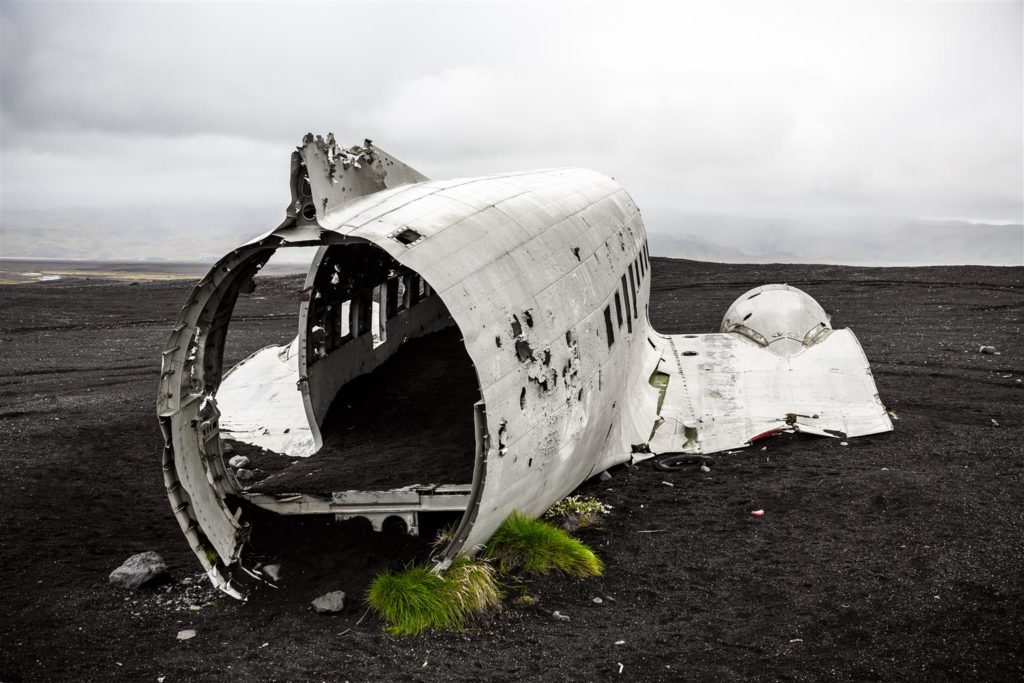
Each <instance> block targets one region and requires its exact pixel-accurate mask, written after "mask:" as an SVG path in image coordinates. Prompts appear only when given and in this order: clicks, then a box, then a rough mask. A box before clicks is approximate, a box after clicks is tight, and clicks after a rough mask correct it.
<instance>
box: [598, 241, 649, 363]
mask: <svg viewBox="0 0 1024 683" xmlns="http://www.w3.org/2000/svg"><path fill="white" fill-rule="evenodd" d="M649 258H650V257H649V256H648V252H647V242H644V244H643V247H642V248H641V249H640V253H639V254H638V255H637V257H636V259H635V260H634V261H633V263H630V264H629V268H628V273H629V286H628V287H627V286H626V275H625V274H624V275H623V276H622V289H621V291H620V290H618V289H617V290H615V320H616V321H617V322H618V328H619V329H620V330H621V329H622V323H623V322H625V323H626V331H627V332H629V333H630V334H632V333H633V320H635V319H637V318H639V317H640V308H639V307H638V306H637V303H636V290H637V287H638V286H639V284H640V282H642V280H641V278H643V277H646V275H647V272H648V270H649V269H650V263H651V262H650V261H649V260H648V259H649ZM630 296H632V306H631V305H630ZM623 302H625V308H626V311H625V313H626V314H625V316H623V314H622V313H623V311H622V308H623ZM604 328H605V332H606V336H607V338H608V348H611V347H612V344H614V343H615V326H614V325H613V324H612V310H611V304H608V305H607V306H605V307H604Z"/></svg>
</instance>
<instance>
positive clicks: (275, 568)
mask: <svg viewBox="0 0 1024 683" xmlns="http://www.w3.org/2000/svg"><path fill="white" fill-rule="evenodd" d="M263 573H264V574H266V575H267V578H268V579H270V580H271V581H273V582H274V583H277V582H278V581H280V580H281V565H279V564H268V565H266V566H265V567H263Z"/></svg>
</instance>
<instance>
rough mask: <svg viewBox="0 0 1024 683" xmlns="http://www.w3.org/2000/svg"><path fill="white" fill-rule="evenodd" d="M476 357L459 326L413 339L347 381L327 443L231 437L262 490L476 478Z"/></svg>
mask: <svg viewBox="0 0 1024 683" xmlns="http://www.w3.org/2000/svg"><path fill="white" fill-rule="evenodd" d="M479 400H480V390H479V386H478V384H477V380H476V372H475V370H474V369H473V362H472V361H471V360H470V358H469V354H468V353H466V347H465V346H464V345H463V344H462V334H461V333H460V332H459V328H458V327H455V326H452V327H449V328H447V329H445V330H442V331H440V332H435V333H433V334H430V335H427V336H426V337H421V338H419V339H413V340H411V341H409V342H407V343H406V344H404V345H403V346H402V347H401V348H400V349H399V350H398V352H397V353H395V355H394V356H392V357H391V358H389V359H388V360H387V362H385V363H384V364H383V365H381V366H380V367H379V368H377V369H376V370H374V371H373V372H371V373H369V374H366V375H363V376H361V377H357V378H356V379H354V380H353V381H351V382H349V383H348V384H346V385H345V386H344V387H342V389H341V391H339V392H338V396H337V397H336V398H335V400H334V402H333V403H332V404H331V407H330V409H329V410H328V411H327V416H326V417H325V418H324V421H323V424H322V425H321V434H322V436H323V440H324V445H323V448H321V449H320V451H319V452H317V454H316V455H314V456H312V457H308V458H287V457H284V456H281V455H278V454H276V453H269V452H266V451H261V450H260V449H258V448H254V447H252V446H248V445H246V444H240V443H237V442H232V443H233V446H234V448H235V450H236V451H237V452H238V453H241V454H244V455H246V456H248V457H249V458H250V460H251V461H252V464H253V465H254V466H255V467H256V468H257V470H258V471H259V472H261V473H265V474H266V475H267V476H266V477H265V478H262V479H261V480H260V481H259V482H258V483H256V484H254V485H253V486H250V487H249V490H251V491H259V492H263V493H293V492H301V493H315V494H320V495H327V496H330V494H331V493H332V492H334V491H345V490H350V489H357V490H382V489H388V488H398V487H400V486H409V485H410V484H469V483H471V482H472V480H473V459H474V456H475V449H476V445H475V436H474V428H473V404H474V403H476V402H477V401H479Z"/></svg>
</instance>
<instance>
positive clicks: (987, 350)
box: [978, 346, 996, 356]
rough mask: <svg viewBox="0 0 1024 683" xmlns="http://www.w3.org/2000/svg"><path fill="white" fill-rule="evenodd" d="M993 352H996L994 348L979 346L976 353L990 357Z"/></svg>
mask: <svg viewBox="0 0 1024 683" xmlns="http://www.w3.org/2000/svg"><path fill="white" fill-rule="evenodd" d="M995 352H996V347H994V346H979V347H978V353H985V354H988V355H990V356H991V355H993V354H995Z"/></svg>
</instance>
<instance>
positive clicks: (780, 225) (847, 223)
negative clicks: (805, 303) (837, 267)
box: [647, 214, 1024, 266]
mask: <svg viewBox="0 0 1024 683" xmlns="http://www.w3.org/2000/svg"><path fill="white" fill-rule="evenodd" d="M647 230H648V233H649V241H650V248H651V253H653V254H658V255H660V256H671V257H676V258H689V259H695V260H698V261H717V262H724V263H832V264H848V265H868V266H932V265H961V264H974V265H993V266H1022V265H1024V225H1021V224H1014V225H991V224H987V223H972V222H967V221H932V220H922V219H906V218H856V219H850V218H846V219H830V220H829V221H828V222H827V223H826V224H821V225H815V224H813V223H810V222H797V221H785V220H758V219H753V218H741V217H733V216H716V215H706V214H692V215H683V216H678V217H674V219H673V220H672V222H671V226H670V227H669V226H666V228H662V226H661V225H660V224H656V225H652V224H651V223H648V224H647Z"/></svg>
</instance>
